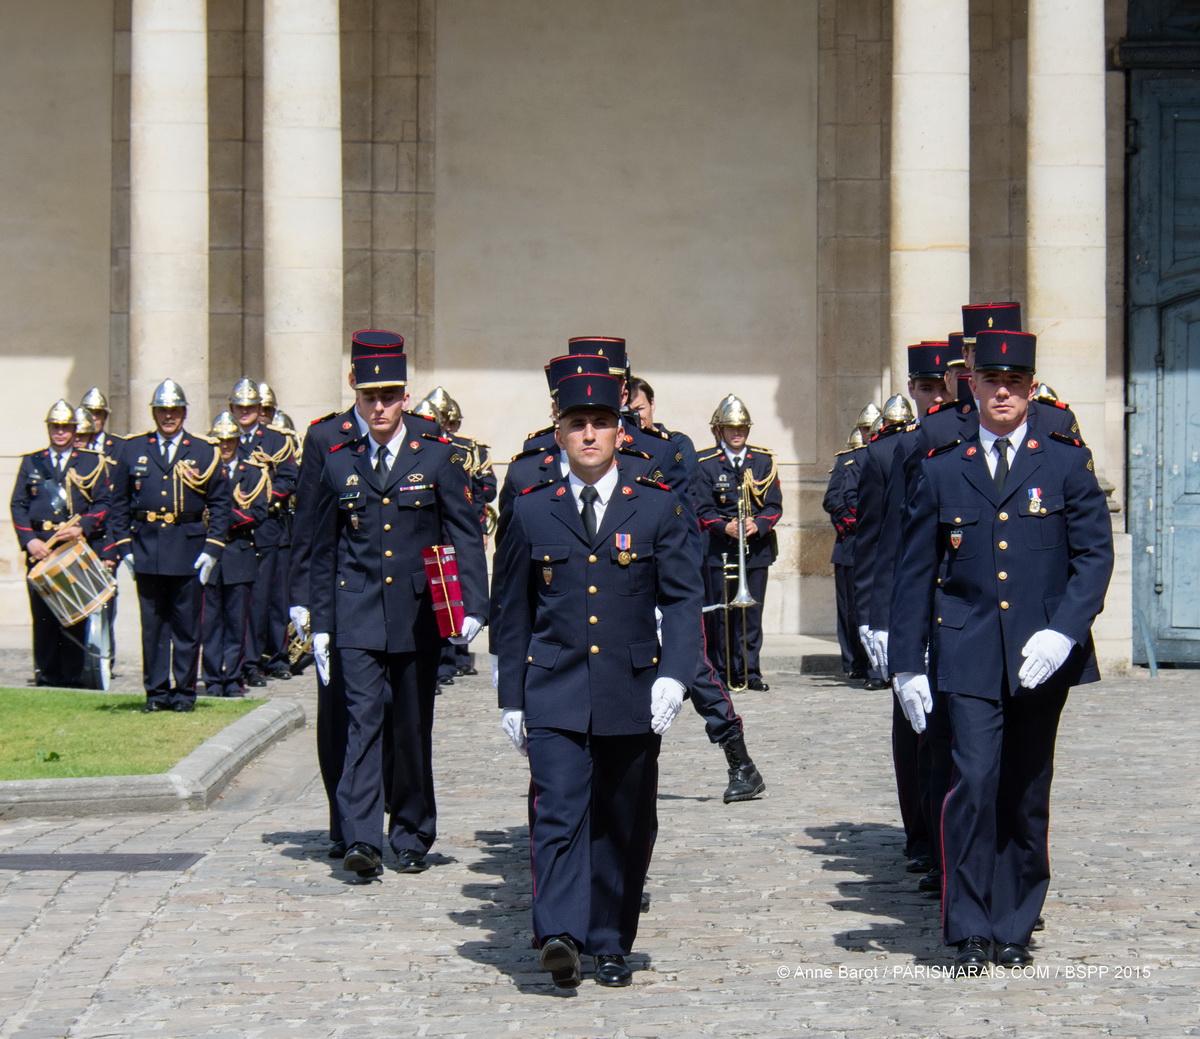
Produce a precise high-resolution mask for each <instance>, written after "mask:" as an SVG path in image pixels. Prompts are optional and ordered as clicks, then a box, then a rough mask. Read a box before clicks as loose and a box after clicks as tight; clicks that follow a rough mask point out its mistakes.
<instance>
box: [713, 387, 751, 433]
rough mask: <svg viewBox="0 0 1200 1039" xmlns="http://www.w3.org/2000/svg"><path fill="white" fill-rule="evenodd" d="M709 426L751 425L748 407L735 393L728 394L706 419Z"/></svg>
mask: <svg viewBox="0 0 1200 1039" xmlns="http://www.w3.org/2000/svg"><path fill="white" fill-rule="evenodd" d="M708 422H709V425H711V426H751V425H753V424H754V423H753V421H752V420H751V418H750V409H749V408H747V407H746V405H745V404H743V403H742V399H741V398H740V397H738V396H736V395H735V394H732V393H730V394H728V395H727V396H726V397H725V399H724V400H722V401H721V403H720V404H718V405H717V410H716V411H714V412H713V413H712V418H711V419H709V420H708Z"/></svg>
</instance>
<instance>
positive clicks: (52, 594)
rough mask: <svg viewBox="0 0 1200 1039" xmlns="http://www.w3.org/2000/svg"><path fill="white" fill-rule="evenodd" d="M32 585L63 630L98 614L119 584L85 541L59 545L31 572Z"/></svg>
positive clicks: (30, 581)
mask: <svg viewBox="0 0 1200 1039" xmlns="http://www.w3.org/2000/svg"><path fill="white" fill-rule="evenodd" d="M29 583H30V584H31V585H33V588H34V590H35V591H36V592H37V593H38V595H40V596H41V597H42V599H43V601H44V602H45V603H46V605H47V606H49V607H50V609H51V610H52V611H53V612H54V616H55V617H57V618H58V621H59V623H60V624H62V626H63V627H65V628H69V627H70V626H71V625H72V624H78V623H79V622H80V621H81V620H83V619H84V618H85V617H88V616H90V615H91V614H93V613H95V612H96V611H97V610H98V609H100V607H101V606H103V605H104V604H105V603H106V602H108V600H109V599H111V598H112V597H113V593H114V592H116V590H117V582H116V581H115V580H114V579H113V577H112V575H111V574H110V573H109V571H108V570H107V569H106V568H105V566H104V564H103V563H101V562H100V559H99V558H98V557H97V555H96V553H95V552H93V551H92V550H91V548H89V547H88V545H87V542H85V541H72V542H70V543H69V544H66V545H60V546H58V547H57V548H55V549H53V550H52V551H51V552H50V554H49V555H48V556H47V557H46V558H45V559H43V560H41V561H40V562H39V563H38V564H37V565H36V566H35V567H34V568H33V569H32V570H30V571H29Z"/></svg>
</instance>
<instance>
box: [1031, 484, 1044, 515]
mask: <svg viewBox="0 0 1200 1039" xmlns="http://www.w3.org/2000/svg"><path fill="white" fill-rule="evenodd" d="M1041 508H1042V489H1041V488H1040V487H1030V488H1029V511H1030V512H1040V511H1041Z"/></svg>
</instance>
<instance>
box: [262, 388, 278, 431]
mask: <svg viewBox="0 0 1200 1039" xmlns="http://www.w3.org/2000/svg"><path fill="white" fill-rule="evenodd" d="M257 388H258V406H259V418H260V419H261V421H262V424H263V425H264V426H273V425H274V424H275V411H276V409H277V408H278V407H279V403H278V401H277V400H276V398H275V391H274V390H273V389H271V387H270V384H268V383H265V382H260V383H259V384H258V387H257Z"/></svg>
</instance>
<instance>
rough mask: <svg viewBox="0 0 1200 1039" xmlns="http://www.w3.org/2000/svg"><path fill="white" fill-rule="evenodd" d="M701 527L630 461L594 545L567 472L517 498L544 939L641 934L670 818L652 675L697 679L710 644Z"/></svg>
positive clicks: (615, 938)
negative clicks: (646, 890)
mask: <svg viewBox="0 0 1200 1039" xmlns="http://www.w3.org/2000/svg"><path fill="white" fill-rule="evenodd" d="M688 527H689V524H688V521H687V518H686V516H685V514H684V510H683V507H682V505H681V504H680V502H679V501H678V499H677V498H676V496H675V495H674V494H672V493H670V492H669V491H668V490H666V489H665V488H660V486H659V485H657V484H655V483H653V482H652V481H646V480H645V479H643V480H641V481H638V480H633V479H630V478H629V476H628V474H627V473H626V472H625V471H624V469H623V468H622V470H621V472H620V473H619V481H618V485H617V487H616V488H615V490H614V492H613V493H612V495H611V497H610V499H609V501H608V503H607V505H606V508H605V512H604V516H603V521H602V523H601V524H600V526H599V529H598V530H597V533H596V537H595V539H594V540H593V541H592V542H591V543H590V544H589V542H588V539H587V537H586V535H585V534H584V527H583V522H582V519H581V518H580V515H579V511H578V508H577V506H576V502H575V498H574V495H573V494H572V492H571V491H570V489H569V486H568V483H567V481H565V480H561V479H559V480H556V481H555V482H551V483H546V484H543V485H540V486H537V487H534V488H532V489H531V490H529V491H528V492H527V493H525V494H523V495H521V496H520V497H519V498H517V500H516V501H515V502H514V504H513V507H512V514H511V522H510V523H509V525H508V529H507V530H506V532H505V535H504V539H503V543H502V547H501V550H502V552H503V554H504V562H503V564H502V566H501V572H502V574H503V587H502V588H501V589H500V592H499V601H500V609H499V614H498V617H497V619H496V623H497V625H498V631H497V637H496V639H495V644H496V645H497V646H498V648H499V656H500V680H499V703H500V706H501V708H504V709H506V710H523V711H524V712H525V726H526V730H527V733H528V740H529V743H528V749H529V764H530V775H531V779H532V796H531V804H532V814H533V825H532V832H531V859H532V869H533V877H534V888H533V890H534V896H533V925H534V932H535V935H536V936H537V938H538V939H539V941H540V940H543V939H545V938H547V937H549V936H552V935H561V934H566V935H570V936H571V937H572V938H573V939H574V940H575V942H576V943H577V944H578V945H579V947H580V948H581V949H582V950H583V951H585V952H590V953H592V954H593V955H597V956H599V955H625V954H626V953H628V952H629V951H630V949H631V947H632V945H633V940H634V937H635V935H636V932H637V924H638V914H639V908H640V901H641V893H642V887H643V884H644V881H645V876H646V869H647V866H648V864H649V858H650V851H651V849H652V846H653V837H654V833H655V829H656V813H655V796H656V784H657V761H658V751H659V747H660V744H661V737H660V736H657V735H655V734H654V733H653V732H652V731H651V728H650V688H651V685H652V684H653V682H654V680H655V678H657V677H659V676H667V677H671V678H674V679H676V680H677V681H679V682H680V683H681V684H683V685H684V686H687V685H690V684H691V682H692V681H693V679H694V676H695V671H696V660H697V658H698V657H699V655H700V652H701V649H700V638H699V633H700V630H701V624H700V605H701V603H700V594H699V581H698V580H697V578H698V576H699V574H698V569H699V568H698V565H697V561H696V555H695V549H694V546H693V544H692V543H691V541H690V536H691V535H690V533H689V529H688ZM656 605H657V606H658V607H659V609H660V610H661V611H662V615H663V619H662V645H661V648H660V646H659V641H658V637H657V634H656V630H655V616H654V609H655V606H656Z"/></svg>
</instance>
